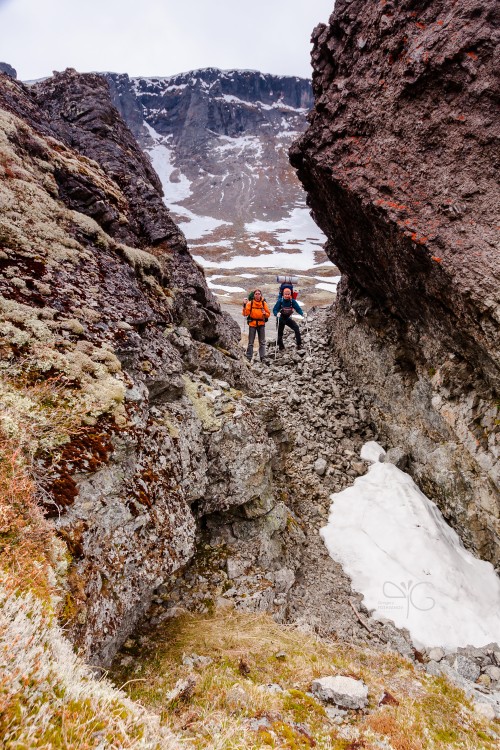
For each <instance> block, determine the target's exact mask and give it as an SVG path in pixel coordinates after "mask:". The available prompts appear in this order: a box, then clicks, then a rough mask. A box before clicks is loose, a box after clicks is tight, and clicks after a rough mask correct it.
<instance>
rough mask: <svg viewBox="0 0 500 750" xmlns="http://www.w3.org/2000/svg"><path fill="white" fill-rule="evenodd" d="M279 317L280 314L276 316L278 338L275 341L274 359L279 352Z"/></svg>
mask: <svg viewBox="0 0 500 750" xmlns="http://www.w3.org/2000/svg"><path fill="white" fill-rule="evenodd" d="M278 318H279V315H277V316H276V339H275V341H274V359H275V360H276V355H277V353H278Z"/></svg>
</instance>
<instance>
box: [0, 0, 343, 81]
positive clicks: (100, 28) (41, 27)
mask: <svg viewBox="0 0 500 750" xmlns="http://www.w3.org/2000/svg"><path fill="white" fill-rule="evenodd" d="M333 5H334V0H0V61H2V62H7V63H9V64H10V65H12V66H13V67H14V68H16V70H17V72H18V76H19V78H21V79H22V80H29V79H32V78H41V77H43V76H47V75H50V74H51V73H52V71H53V70H64V69H65V68H68V67H70V68H76V69H77V70H79V71H82V72H85V71H92V70H95V71H114V72H118V73H129V74H130V75H134V76H138V75H144V76H153V75H158V76H162V75H163V76H168V75H173V74H174V73H180V72H183V71H186V70H193V69H195V68H206V67H210V66H213V67H218V68H223V69H227V68H250V69H254V70H260V71H262V72H264V73H277V74H282V75H283V74H286V75H299V76H307V77H309V76H310V63H309V54H310V42H309V39H310V36H311V31H312V30H313V28H314V27H315V26H316V25H317V24H318V23H319V22H321V21H322V22H324V23H326V22H327V21H328V17H329V16H330V14H331V12H332V10H333Z"/></svg>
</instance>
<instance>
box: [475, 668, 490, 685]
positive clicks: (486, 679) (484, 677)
mask: <svg viewBox="0 0 500 750" xmlns="http://www.w3.org/2000/svg"><path fill="white" fill-rule="evenodd" d="M476 682H477V683H478V685H484V687H489V686H490V685H491V677H490V676H489V674H486V672H485V673H484V674H480V675H479V677H478V678H477V680H476Z"/></svg>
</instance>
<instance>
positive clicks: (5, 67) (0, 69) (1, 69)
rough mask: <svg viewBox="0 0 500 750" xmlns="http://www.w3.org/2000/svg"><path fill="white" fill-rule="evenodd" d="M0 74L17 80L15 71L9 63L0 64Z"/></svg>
mask: <svg viewBox="0 0 500 750" xmlns="http://www.w3.org/2000/svg"><path fill="white" fill-rule="evenodd" d="M0 73H7V75H8V76H10V77H11V78H17V70H16V69H15V68H13V67H12V65H9V63H4V62H0Z"/></svg>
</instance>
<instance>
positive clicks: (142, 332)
mask: <svg viewBox="0 0 500 750" xmlns="http://www.w3.org/2000/svg"><path fill="white" fill-rule="evenodd" d="M0 170H1V181H0V202H1V207H2V215H1V219H0V265H1V270H2V276H1V278H0V347H1V354H2V357H1V365H0V401H1V404H2V412H1V424H0V426H1V430H2V431H3V432H4V433H7V434H10V435H11V436H12V437H15V438H16V440H19V441H20V442H21V445H22V447H23V448H24V450H25V452H26V453H28V454H30V455H31V456H32V459H33V466H34V471H35V473H36V475H37V484H38V489H39V493H40V497H41V499H42V501H43V503H44V506H45V508H46V511H47V513H48V515H50V516H51V517H52V518H53V520H54V523H55V525H56V528H57V529H58V532H59V534H60V536H61V537H62V539H63V540H64V541H65V542H66V544H67V547H68V555H69V560H70V566H69V573H68V577H67V592H66V601H65V604H64V608H63V611H62V617H63V620H64V621H65V624H66V628H67V632H68V633H69V634H70V636H71V638H72V640H73V641H74V642H76V643H77V644H78V645H79V646H81V647H82V649H83V653H84V655H85V656H86V657H87V658H90V659H91V660H92V661H97V662H100V663H103V662H107V661H108V660H109V658H110V657H111V656H112V655H113V653H114V651H115V650H116V648H117V646H118V645H119V644H120V642H121V641H122V640H123V638H124V637H125V636H126V635H127V633H128V632H130V630H131V628H132V627H133V626H134V624H135V622H136V621H137V619H138V617H139V616H140V615H141V613H142V612H143V611H144V610H145V608H147V607H148V606H149V604H150V602H151V597H152V594H153V591H154V589H155V588H156V587H157V586H158V585H159V584H160V583H162V582H163V581H164V580H165V578H166V577H167V576H169V575H170V574H171V573H172V572H173V571H175V570H176V569H178V568H179V567H180V566H182V565H183V564H184V563H185V562H186V561H187V560H188V559H189V558H190V557H191V555H192V554H193V551H194V543H195V515H196V514H197V513H199V514H202V513H205V512H214V511H222V510H226V509H227V508H229V507H231V506H232V505H241V504H245V503H250V504H253V505H255V506H256V507H257V510H256V514H257V515H258V514H259V512H265V511H266V508H263V509H262V510H259V507H260V505H259V503H260V501H261V498H262V497H264V498H265V500H266V502H267V503H268V502H269V499H270V498H272V494H273V493H272V488H271V487H270V468H269V466H270V460H271V458H272V456H273V453H274V448H273V446H272V443H271V442H270V441H269V439H268V438H267V436H266V434H265V431H264V428H263V427H262V425H261V424H260V423H259V421H258V420H256V419H255V417H253V416H252V414H251V413H250V412H249V410H248V408H247V407H246V406H245V404H244V403H243V401H242V394H241V391H239V390H237V388H239V387H241V386H245V387H247V388H248V389H249V390H250V391H251V386H250V384H249V376H248V370H247V368H246V366H245V365H243V364H242V363H241V361H240V358H239V356H238V354H237V352H236V348H235V347H236V340H237V338H236V337H237V336H238V337H239V331H238V327H237V326H235V324H234V323H233V322H232V321H231V319H230V318H229V317H228V316H226V315H225V314H223V313H222V312H221V310H220V308H219V306H218V304H217V303H216V301H215V300H214V298H213V297H212V295H211V293H210V292H209V290H208V289H207V287H206V283H205V280H204V277H203V273H202V272H201V270H200V268H199V267H198V266H197V265H196V264H195V263H194V261H193V260H192V258H191V257H190V255H189V253H188V252H187V249H186V243H185V239H184V237H183V235H182V233H181V232H180V231H179V230H178V229H177V228H176V227H175V225H174V223H173V222H172V220H171V218H170V216H169V213H168V211H167V209H166V208H165V206H164V205H163V203H162V200H161V188H160V185H159V183H158V179H157V177H156V175H155V173H154V172H153V171H152V169H151V166H150V164H149V162H148V160H147V158H146V157H145V156H144V155H143V154H142V152H141V151H140V149H139V147H138V146H137V145H136V143H135V141H134V139H133V137H132V135H131V133H130V131H129V130H128V129H127V127H126V126H125V125H124V123H123V122H122V121H121V119H120V117H119V115H118V113H117V111H116V110H115V109H114V107H113V106H112V104H111V100H110V98H109V92H108V88H107V83H106V81H105V80H104V79H103V78H101V77H99V76H95V75H78V74H76V73H75V72H74V71H66V73H63V74H57V75H56V76H55V77H54V78H52V79H48V80H47V81H44V82H43V83H40V84H38V85H37V86H35V87H33V88H32V89H28V88H26V87H25V86H23V85H22V84H21V83H19V82H17V81H14V80H13V79H11V78H9V77H7V76H5V75H1V76H0ZM235 329H236V330H235ZM235 334H236V335H235ZM214 444H217V445H218V452H219V454H220V455H226V457H227V460H226V462H225V464H224V465H223V462H219V461H217V462H215V461H214V460H213V458H212V454H211V449H212V447H213V445H214ZM243 445H244V446H245V447H246V449H247V452H246V453H244V454H242V453H240V447H241V446H243ZM252 446H254V447H253V450H252ZM204 498H208V499H207V502H206V503H204ZM261 504H262V503H261Z"/></svg>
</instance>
